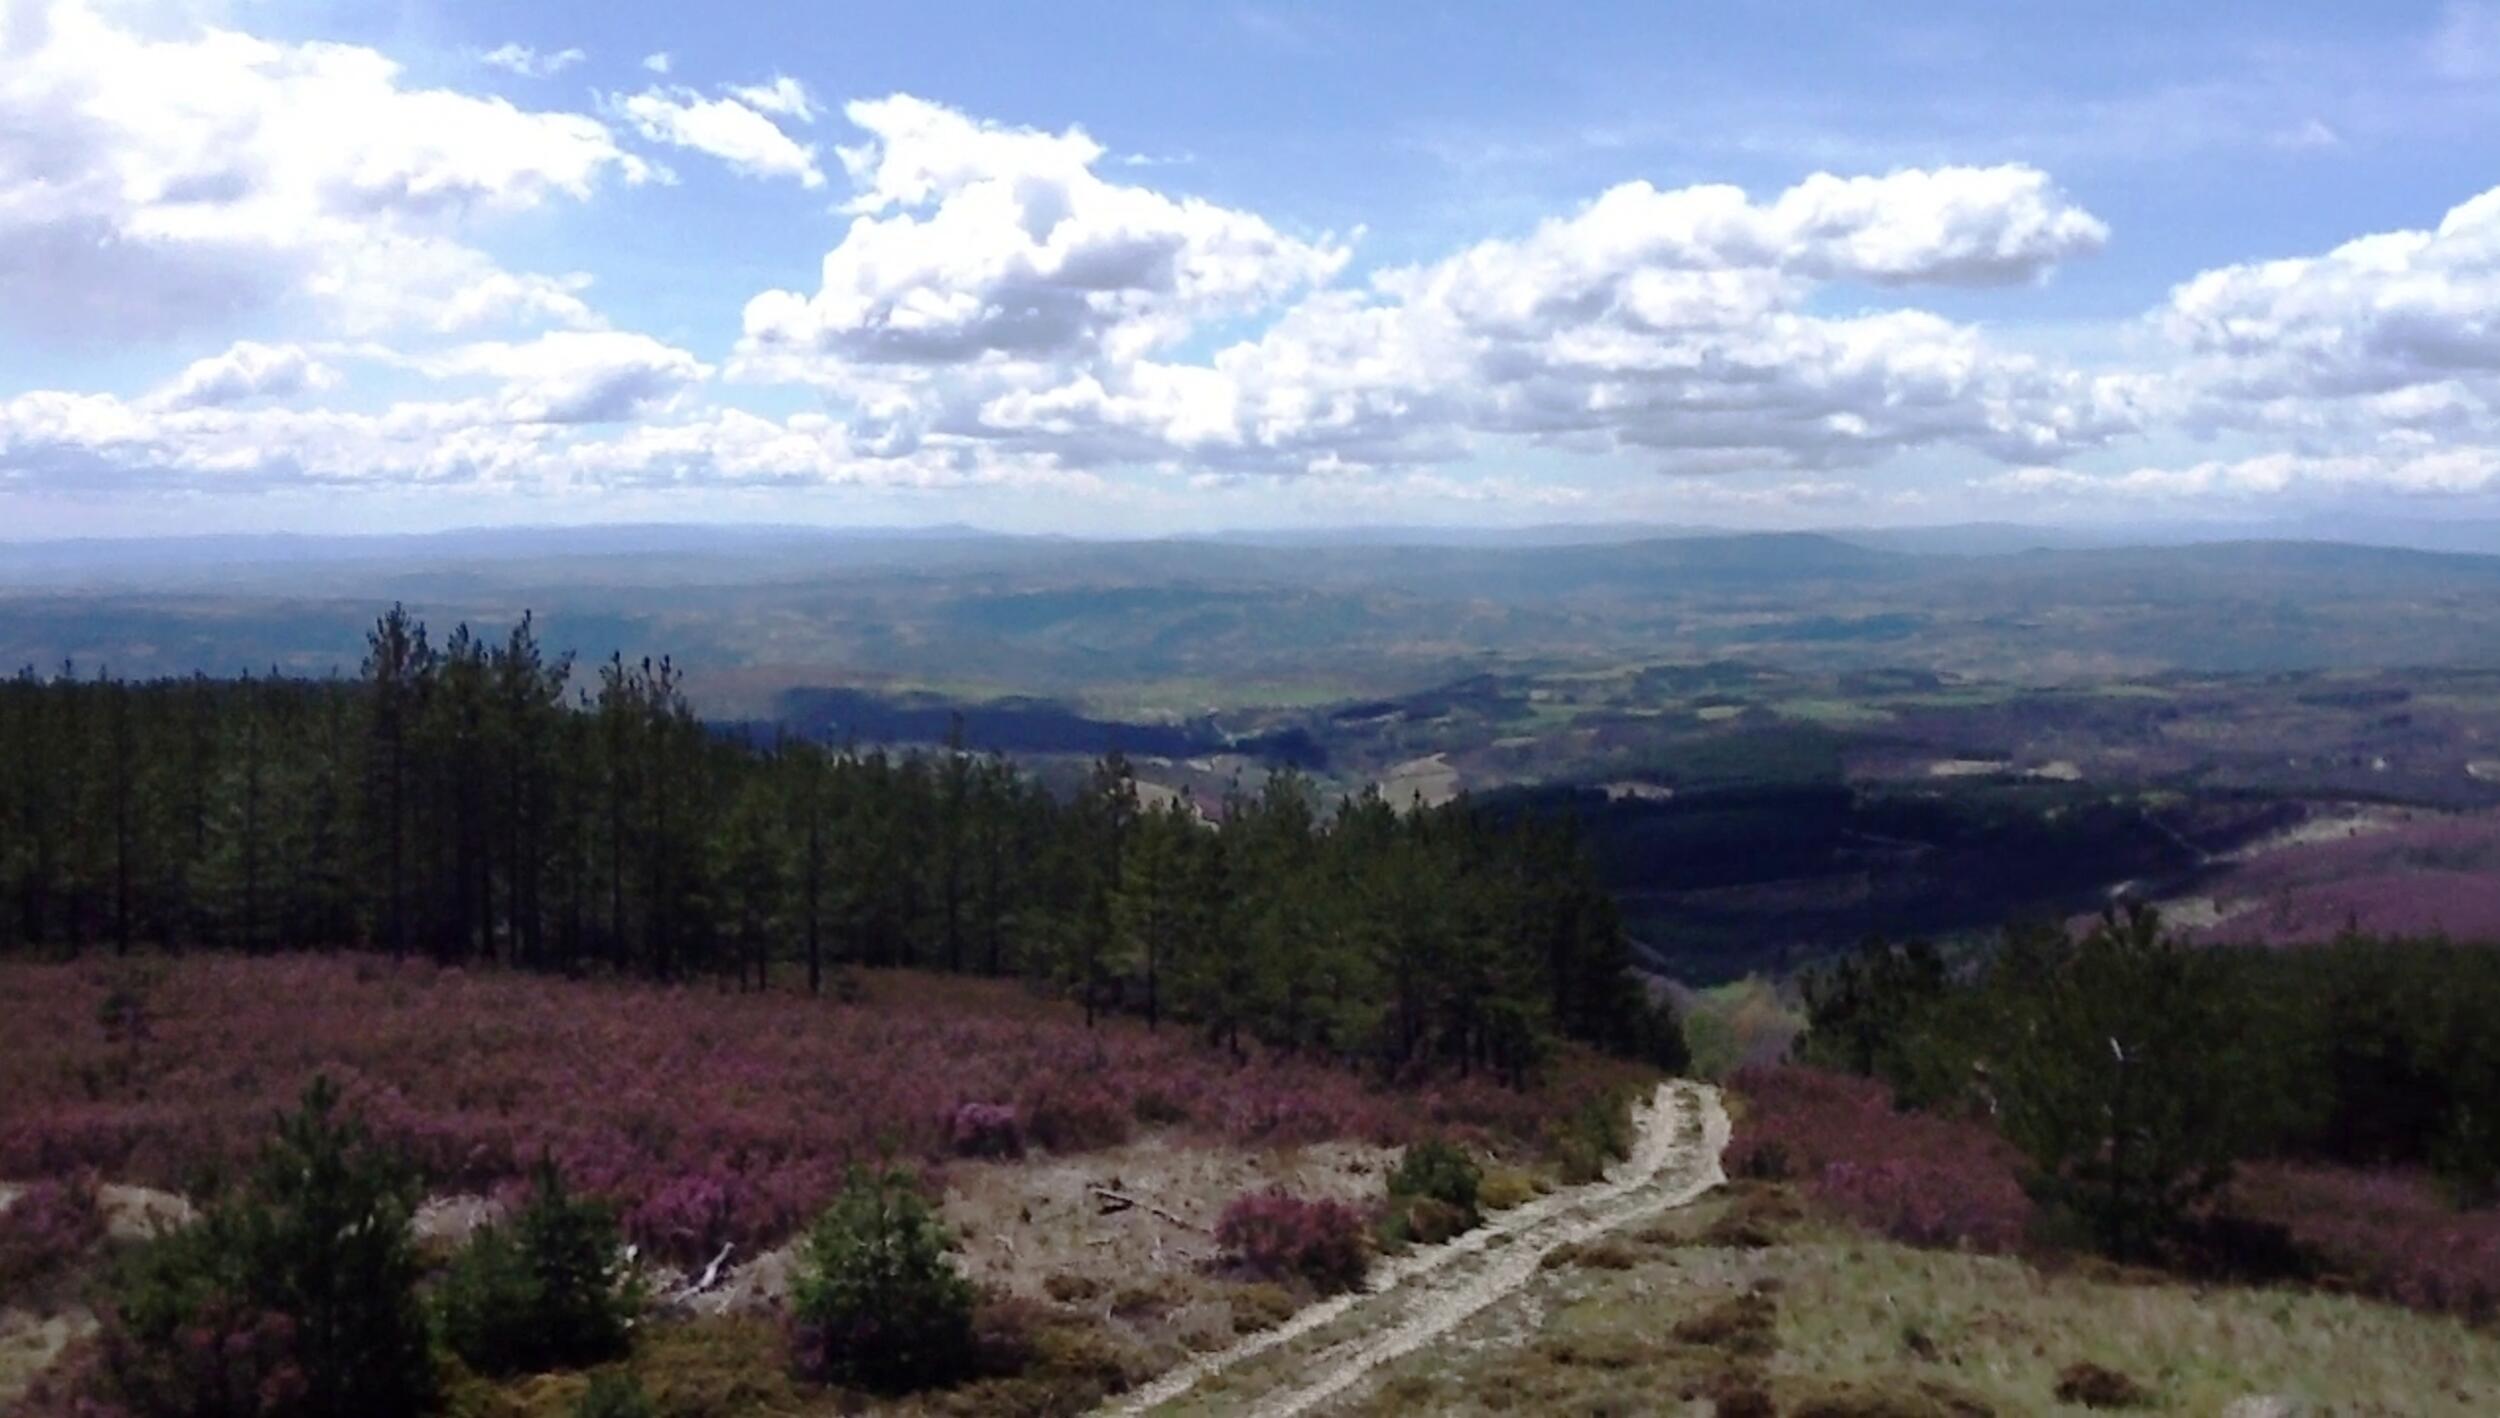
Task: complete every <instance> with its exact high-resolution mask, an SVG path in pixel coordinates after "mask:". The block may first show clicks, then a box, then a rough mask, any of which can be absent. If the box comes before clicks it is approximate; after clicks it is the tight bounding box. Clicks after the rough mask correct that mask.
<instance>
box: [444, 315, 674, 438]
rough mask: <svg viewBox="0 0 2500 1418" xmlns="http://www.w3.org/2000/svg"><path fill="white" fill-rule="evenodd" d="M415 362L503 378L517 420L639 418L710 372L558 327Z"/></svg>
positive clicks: (623, 340) (617, 337) (615, 333)
mask: <svg viewBox="0 0 2500 1418" xmlns="http://www.w3.org/2000/svg"><path fill="white" fill-rule="evenodd" d="M415 363H416V365H417V366H418V367H419V368H421V369H424V370H426V371H427V372H429V373H433V374H436V375H461V374H484V375H489V376H492V377H494V378H496V379H500V380H502V381H503V382H504V388H503V393H502V395H501V398H500V402H501V407H502V409H503V411H504V412H505V413H506V414H507V415H508V416H509V417H511V418H513V419H514V420H516V421H519V422H523V423H614V422H619V421H622V420H626V419H631V418H635V417H639V416H641V415H644V414H647V413H650V412H652V411H653V410H654V409H656V408H658V407H660V406H663V405H665V404H667V403H668V402H669V401H670V400H671V399H673V398H675V397H676V395H678V394H679V393H680V392H682V391H683V390H685V389H686V388H688V387H689V386H691V385H694V384H697V383H700V382H701V381H703V380H704V379H706V378H709V377H710V375H711V373H712V371H711V368H710V366H708V365H705V364H704V363H703V362H702V361H700V360H697V359H696V358H695V357H694V356H693V355H691V354H688V353H687V352H686V351H684V350H681V349H677V348H675V347H674V346H671V345H667V344H663V343H661V342H660V341H658V340H655V339H653V338H651V337H650V336H648V335H639V334H632V333H629V332H626V331H621V330H559V331H554V332H551V333H548V334H545V335H541V336H539V337H538V338H537V339H534V340H529V341H526V342H523V343H519V344H514V343H509V342H504V341H488V342H483V343H479V344H473V345H465V346H462V347H460V348H458V349H455V350H452V351H451V352H449V353H447V354H443V355H438V356H431V357H427V358H424V359H420V360H417V361H415Z"/></svg>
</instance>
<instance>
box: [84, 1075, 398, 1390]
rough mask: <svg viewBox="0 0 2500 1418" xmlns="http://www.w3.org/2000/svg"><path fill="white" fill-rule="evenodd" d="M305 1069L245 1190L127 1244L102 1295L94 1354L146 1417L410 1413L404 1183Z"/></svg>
mask: <svg viewBox="0 0 2500 1418" xmlns="http://www.w3.org/2000/svg"><path fill="white" fill-rule="evenodd" d="M337 1107H338V1093H337V1090H336V1089H334V1088H333V1087H331V1085H330V1084H329V1082H328V1080H326V1079H317V1080H315V1081H314V1083H313V1085H312V1086H311V1088H309V1089H307V1090H306V1092H305V1094H304V1097H303V1104H302V1107H301V1108H300V1109H299V1110H298V1111H297V1112H296V1113H295V1114H294V1115H293V1116H291V1117H286V1118H282V1119H281V1120H280V1121H279V1126H278V1135H277V1137H276V1138H275V1139H273V1140H271V1141H270V1142H269V1143H268V1144H267V1145H266V1146H265V1147H264V1148H263V1149H262V1153H261V1157H260V1161H259V1164H258V1166H257V1167H256V1168H255V1169H254V1171H253V1173H252V1175H251V1177H250V1179H249V1180H248V1181H247V1183H246V1184H245V1186H244V1188H243V1189H242V1190H241V1191H240V1192H238V1193H236V1194H235V1195H232V1196H230V1197H227V1198H223V1199H221V1200H219V1201H218V1202H216V1203H214V1204H212V1205H211V1206H210V1207H209V1208H208V1210H207V1212H206V1214H205V1215H204V1216H202V1218H201V1219H200V1221H199V1222H198V1224H196V1225H194V1226H191V1227H189V1228H187V1229H185V1230H182V1231H178V1232H175V1233H173V1234H171V1235H168V1236H165V1237H162V1238H159V1239H158V1240H156V1241H154V1242H151V1243H149V1244H148V1245H147V1246H145V1247H143V1248H141V1249H140V1250H139V1251H138V1252H136V1253H135V1254H134V1255H133V1256H132V1257H131V1259H130V1261H129V1262H128V1264H127V1265H126V1267H125V1268H124V1270H123V1271H122V1273H121V1275H120V1276H119V1277H118V1278H117V1280H116V1282H115V1284H114V1286H113V1291H112V1294H111V1296H110V1299H109V1303H108V1305H107V1307H106V1315H107V1320H106V1330H105V1341H104V1342H105V1353H106V1366H107V1369H108V1372H109V1373H110V1375H111V1377H112V1379H113V1381H114V1383H115V1384H116V1386H117V1387H118V1388H119V1390H120V1392H121V1396H122V1397H123V1398H124V1400H125V1401H126V1402H127V1403H128V1404H129V1405H130V1406H131V1407H132V1408H133V1409H135V1410H137V1411H138V1412H140V1413H143V1414H178V1415H182V1416H183V1418H222V1416H223V1415H227V1414H252V1415H273V1418H274V1416H275V1415H297V1414H301V1415H329V1414H343V1413H355V1414H371V1415H375V1418H401V1415H414V1414H417V1413H420V1412H423V1411H424V1410H425V1408H426V1407H427V1405H428V1403H429V1402H430V1400H431V1397H432V1394H433V1387H434V1384H433V1379H434V1374H433V1364H432V1358H431V1356H430V1354H429V1353H428V1346H427V1336H426V1329H425V1316H424V1312H423V1311H422V1309H421V1308H420V1307H419V1305H418V1303H417V1296H416V1282H417V1273H418V1262H417V1255H416V1248H415V1244H414V1242H413V1241H412V1239H411V1238H410V1235H409V1229H408V1220H409V1216H410V1214H411V1213H412V1211H413V1210H414V1207H415V1201H416V1196H415V1187H414V1185H413V1183H412V1182H411V1180H410V1178H409V1175H408V1173H407V1172H406V1170H405V1169H404V1168H403V1167H402V1166H401V1164H400V1163H399V1161H398V1160H397V1159H396V1158H394V1157H392V1156H390V1155H388V1154H386V1153H384V1152H383V1151H382V1150H380V1149H379V1148H377V1147H375V1146H374V1145H373V1144H372V1143H371V1141H370V1140H369V1139H368V1138H367V1137H366V1135H365V1132H364V1129H363V1127H362V1126H361V1124H359V1123H357V1122H355V1121H353V1120H342V1119H340V1118H339V1117H337V1116H336V1112H337Z"/></svg>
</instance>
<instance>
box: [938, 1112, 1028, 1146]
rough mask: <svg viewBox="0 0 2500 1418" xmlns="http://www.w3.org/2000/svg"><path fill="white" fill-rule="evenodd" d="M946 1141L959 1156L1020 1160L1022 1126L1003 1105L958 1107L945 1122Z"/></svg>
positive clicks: (1022, 1138) (1022, 1140) (1022, 1142)
mask: <svg viewBox="0 0 2500 1418" xmlns="http://www.w3.org/2000/svg"><path fill="white" fill-rule="evenodd" d="M946 1132H947V1138H948V1141H950V1142H951V1143H952V1144H953V1146H954V1149H955V1155H956V1156H958V1157H1022V1156H1023V1155H1024V1127H1023V1125H1022V1124H1021V1123H1019V1122H1018V1121H1017V1119H1016V1110H1015V1109H1014V1108H1013V1107H1010V1106H1009V1105H1007V1104H1005V1103H961V1104H957V1105H956V1108H955V1112H954V1116H953V1117H951V1118H949V1119H947V1125H946Z"/></svg>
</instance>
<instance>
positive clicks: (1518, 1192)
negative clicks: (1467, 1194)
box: [1476, 1167, 1539, 1211]
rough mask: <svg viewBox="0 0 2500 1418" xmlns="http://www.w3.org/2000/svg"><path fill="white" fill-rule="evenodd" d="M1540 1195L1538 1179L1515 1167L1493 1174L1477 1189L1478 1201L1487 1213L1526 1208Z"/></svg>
mask: <svg viewBox="0 0 2500 1418" xmlns="http://www.w3.org/2000/svg"><path fill="white" fill-rule="evenodd" d="M1538 1195H1539V1192H1538V1190H1537V1182H1536V1178H1535V1177H1533V1176H1530V1175H1529V1174H1528V1173H1526V1172H1523V1171H1520V1170H1518V1169H1517V1168H1515V1167H1512V1168H1504V1169H1502V1170H1500V1171H1497V1172H1495V1173H1493V1174H1492V1175H1491V1176H1489V1177H1486V1178H1485V1179H1484V1182H1483V1184H1482V1185H1480V1186H1478V1187H1477V1188H1476V1200H1477V1202H1478V1203H1479V1204H1480V1205H1481V1206H1482V1207H1483V1208H1484V1209H1485V1210H1487V1211H1508V1210H1510V1209H1511V1208H1513V1207H1517V1206H1525V1205H1527V1204H1528V1203H1529V1202H1532V1201H1534V1200H1536V1199H1537V1197H1538Z"/></svg>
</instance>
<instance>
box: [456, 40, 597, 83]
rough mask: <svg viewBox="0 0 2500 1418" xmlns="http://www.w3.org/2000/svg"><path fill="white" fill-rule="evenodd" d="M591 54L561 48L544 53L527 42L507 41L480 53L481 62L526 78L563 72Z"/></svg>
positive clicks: (538, 77)
mask: <svg viewBox="0 0 2500 1418" xmlns="http://www.w3.org/2000/svg"><path fill="white" fill-rule="evenodd" d="M589 57H590V56H588V55H586V54H584V53H582V52H581V51H580V50H578V49H559V50H556V51H554V52H552V53H546V54H542V53H540V52H539V51H537V50H535V49H532V48H530V47H529V46H528V45H526V44H519V43H507V44H503V45H499V46H497V47H496V48H493V49H490V50H487V51H486V52H485V53H483V54H480V55H479V56H478V57H477V59H478V62H479V63H481V64H485V65H489V66H491V67H493V68H497V69H502V70H505V71H507V72H509V73H514V74H518V75H520V76H521V77H522V78H524V79H544V78H548V77H550V76H552V75H556V74H561V73H563V72H564V71H565V70H567V69H570V68H572V67H573V66H574V65H576V64H579V63H581V62H582V61H583V60H584V59H587V58H589Z"/></svg>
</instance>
